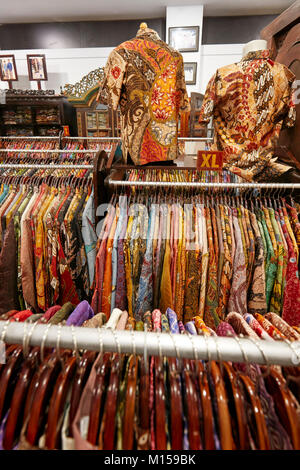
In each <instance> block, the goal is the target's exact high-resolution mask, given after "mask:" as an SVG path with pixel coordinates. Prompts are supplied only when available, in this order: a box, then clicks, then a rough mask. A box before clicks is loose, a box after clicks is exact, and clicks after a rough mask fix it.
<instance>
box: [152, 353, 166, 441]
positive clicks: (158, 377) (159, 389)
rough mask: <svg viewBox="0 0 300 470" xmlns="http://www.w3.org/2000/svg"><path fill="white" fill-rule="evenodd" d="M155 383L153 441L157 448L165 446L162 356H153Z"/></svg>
mask: <svg viewBox="0 0 300 470" xmlns="http://www.w3.org/2000/svg"><path fill="white" fill-rule="evenodd" d="M154 383H155V404H154V406H155V441H156V449H157V450H165V449H166V448H167V436H166V392H165V380H164V366H163V358H162V357H155V358H154Z"/></svg>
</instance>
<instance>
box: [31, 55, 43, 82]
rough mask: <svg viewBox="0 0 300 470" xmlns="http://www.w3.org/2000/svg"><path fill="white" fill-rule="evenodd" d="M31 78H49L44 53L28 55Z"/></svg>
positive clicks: (40, 79)
mask: <svg viewBox="0 0 300 470" xmlns="http://www.w3.org/2000/svg"><path fill="white" fill-rule="evenodd" d="M27 66H28V75H29V80H30V81H31V80H37V81H42V80H48V75H47V68H46V58H45V55H44V54H31V55H27Z"/></svg>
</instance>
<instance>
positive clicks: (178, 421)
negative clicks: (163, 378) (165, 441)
mask: <svg viewBox="0 0 300 470" xmlns="http://www.w3.org/2000/svg"><path fill="white" fill-rule="evenodd" d="M168 365H169V383H170V390H169V396H170V413H171V447H172V450H182V448H183V422H182V416H183V406H182V394H181V381H180V374H179V371H178V367H177V360H176V358H169V359H168Z"/></svg>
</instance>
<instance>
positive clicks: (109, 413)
mask: <svg viewBox="0 0 300 470" xmlns="http://www.w3.org/2000/svg"><path fill="white" fill-rule="evenodd" d="M123 362H124V356H121V355H120V354H114V355H113V357H112V366H111V371H110V378H109V384H108V389H107V394H106V402H105V407H104V408H105V417H104V432H103V439H102V440H103V444H102V446H101V443H100V441H99V444H100V447H101V449H103V450H113V449H114V448H115V447H114V445H115V432H116V414H117V403H118V390H119V383H120V378H121V371H122V368H123Z"/></svg>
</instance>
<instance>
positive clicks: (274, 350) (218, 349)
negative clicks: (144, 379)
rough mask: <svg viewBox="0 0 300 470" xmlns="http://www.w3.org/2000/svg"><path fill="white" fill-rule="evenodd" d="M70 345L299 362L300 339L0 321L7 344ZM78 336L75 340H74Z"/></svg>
mask: <svg viewBox="0 0 300 470" xmlns="http://www.w3.org/2000/svg"><path fill="white" fill-rule="evenodd" d="M58 335H59V347H60V348H67V349H72V350H73V349H74V346H75V348H78V349H86V350H93V351H100V350H101V345H102V346H103V351H108V352H121V353H128V354H132V353H134V352H136V354H140V355H142V354H144V351H145V348H146V350H147V354H148V355H151V356H157V355H160V354H161V355H163V356H171V357H178V355H179V356H180V357H181V358H189V359H193V358H198V359H204V360H207V359H211V360H222V361H233V362H250V363H257V364H278V365H281V366H298V365H299V364H300V341H297V342H293V343H290V342H288V341H265V340H257V341H253V340H250V339H249V338H240V337H239V339H238V340H236V339H235V338H228V337H204V336H193V337H191V335H176V334H168V333H153V332H149V333H145V332H142V331H127V330H125V331H120V330H111V329H106V328H105V327H104V328H80V327H74V328H70V327H68V326H57V325H51V326H50V327H49V325H41V324H28V323H16V322H4V321H0V338H2V340H3V341H4V342H5V343H7V344H24V342H26V344H27V342H28V344H29V345H32V346H40V345H41V344H42V342H44V346H45V347H56V346H57V340H58ZM74 336H75V341H74Z"/></svg>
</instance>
